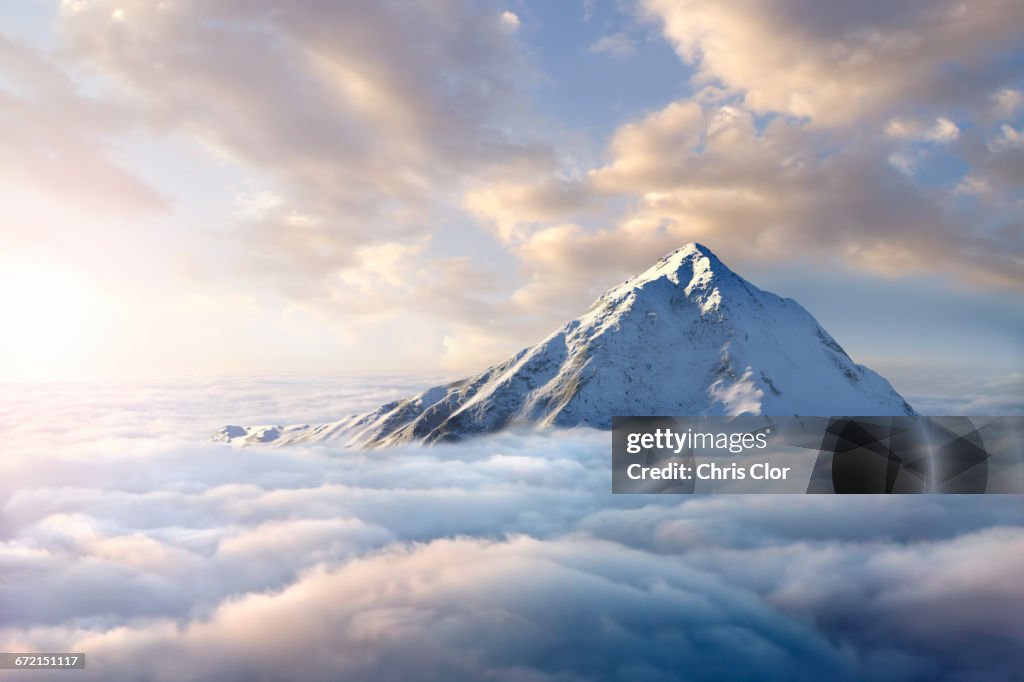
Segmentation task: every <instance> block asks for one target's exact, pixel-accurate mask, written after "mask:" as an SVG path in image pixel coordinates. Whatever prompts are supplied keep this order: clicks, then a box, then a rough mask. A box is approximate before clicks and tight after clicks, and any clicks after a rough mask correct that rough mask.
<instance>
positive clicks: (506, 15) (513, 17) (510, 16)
mask: <svg viewBox="0 0 1024 682" xmlns="http://www.w3.org/2000/svg"><path fill="white" fill-rule="evenodd" d="M500 20H501V23H502V24H504V25H505V26H507V27H508V28H509V29H511V30H513V31H515V30H518V28H519V15H517V14H516V13H515V12H509V11H508V10H505V11H504V12H502V13H501V17H500Z"/></svg>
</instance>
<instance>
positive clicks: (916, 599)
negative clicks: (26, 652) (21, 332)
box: [0, 380, 1024, 680]
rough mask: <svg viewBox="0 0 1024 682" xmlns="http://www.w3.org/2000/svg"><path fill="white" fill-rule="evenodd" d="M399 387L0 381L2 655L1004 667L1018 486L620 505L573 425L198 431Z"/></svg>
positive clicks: (1011, 656) (104, 666)
mask: <svg viewBox="0 0 1024 682" xmlns="http://www.w3.org/2000/svg"><path fill="white" fill-rule="evenodd" d="M409 383H415V382H414V381H412V380H410V381H399V382H396V383H393V384H392V385H390V386H389V385H382V384H381V383H380V382H378V381H374V382H365V383H364V382H348V383H337V384H336V383H331V382H326V381H316V382H302V381H298V380H289V381H283V382H282V381H270V380H261V381H256V380H252V381H248V382H236V383H206V384H198V383H187V382H185V383H178V384H174V385H171V384H167V385H161V386H152V385H150V386H134V387H127V386H124V385H110V386H108V387H106V388H102V387H96V386H90V387H87V388H85V387H82V386H78V387H75V386H63V387H57V386H52V387H49V388H48V389H47V390H40V389H34V388H25V387H22V388H21V389H18V388H12V390H11V391H9V392H7V391H5V402H4V403H3V408H2V413H0V418H2V420H3V422H4V424H5V426H6V425H11V426H15V425H16V428H14V429H11V430H10V431H8V430H7V429H6V428H5V434H8V435H6V437H5V442H4V455H3V457H2V458H0V474H2V475H0V481H2V484H0V506H2V509H3V514H2V515H0V519H2V521H0V568H2V571H0V573H2V575H4V577H5V578H4V580H3V581H0V613H2V617H0V643H2V645H3V647H2V648H4V649H5V650H20V649H32V648H35V649H40V650H45V649H52V650H80V651H85V652H87V655H88V662H89V664H88V668H87V669H86V670H85V671H83V672H81V673H79V674H78V675H79V676H80V677H82V678H83V679H90V680H92V679H96V680H100V679H102V680H122V679H123V680H134V679H140V678H142V679H153V680H185V679H226V680H234V679H238V680H242V679H253V678H254V677H255V678H263V679H283V678H288V679H303V680H328V679H330V680H339V679H342V680H344V679H352V680H356V679H367V678H371V677H372V678H377V679H393V678H397V677H403V678H409V679H439V678H444V679H454V680H460V679H465V680H470V679H485V678H494V679H502V680H577V679H622V678H628V679H648V680H668V679H677V677H678V674H679V670H682V669H685V670H688V671H690V673H692V674H693V675H695V676H699V677H700V678H701V679H722V680H725V679H779V680H783V679H785V680H792V679H806V680H814V679H823V678H828V679H840V680H841V679H850V680H853V679H886V680H916V679H922V678H926V679H950V680H952V679H986V678H998V677H1000V676H1002V675H1005V674H1008V671H1010V670H1015V669H1016V667H1017V666H1019V665H1020V663H1021V662H1022V661H1021V658H1020V650H1021V643H1022V642H1024V631H1022V630H1021V626H1020V622H1019V617H1018V614H1019V611H1020V608H1021V607H1022V606H1024V591H1022V589H1021V587H1020V583H1019V580H1018V579H1017V578H1018V576H1017V570H1016V563H1015V562H1014V561H1013V560H1012V558H1013V557H1016V556H1018V555H1019V554H1020V553H1021V552H1022V551H1024V529H1022V527H1021V524H1022V522H1024V510H1022V508H1021V506H1020V504H1019V502H1017V501H1016V500H1013V499H1009V498H1005V499H1001V498H998V497H984V498H971V497H964V498H958V497H949V498H939V497H930V498H910V497H904V498H893V499H887V500H883V501H880V500H875V499H868V498H849V499H839V498H817V497H798V496H793V497H769V496H763V497H742V496H735V497H732V496H718V497H698V498H693V499H682V498H675V497H663V498H661V497H659V498H655V497H641V496H617V497H613V496H611V495H610V493H609V480H610V479H609V476H610V474H609V471H608V452H607V446H608V443H607V434H604V433H599V432H592V431H572V432H562V433H557V434H552V435H547V436H545V435H536V434H532V435H531V434H516V433H505V434H500V435H497V436H495V437H491V438H486V439H480V440H477V441H474V442H472V443H467V444H465V445H459V446H441V447H435V448H430V449H423V448H407V449H400V450H390V451H386V452H373V453H359V452H337V451H333V450H331V449H330V448H326V447H317V448H309V449H302V448H298V449H289V450H260V449H246V450H232V449H230V448H228V447H225V446H220V445H218V444H213V443H208V442H203V441H201V440H200V439H201V438H202V437H203V435H205V434H206V433H208V432H209V431H210V430H212V426H211V424H212V423H213V421H214V420H215V417H214V416H213V415H218V410H219V411H220V412H223V410H224V405H232V406H233V407H232V410H233V411H234V414H236V416H239V417H243V418H253V417H260V416H263V417H268V416H271V415H274V414H277V415H283V416H288V417H289V418H296V419H299V420H310V421H312V420H314V419H319V418H321V417H322V416H323V415H324V414H325V413H327V412H333V413H334V414H339V413H344V412H348V411H350V410H356V409H362V408H363V407H365V406H366V405H367V404H368V403H372V402H375V401H377V400H379V399H381V398H383V397H389V396H391V395H397V394H400V393H404V392H405V391H408V389H409V386H408V384H409ZM8 398H9V400H8ZM303 406H308V407H305V409H304V408H303ZM229 416H230V415H224V417H225V418H227V417H229ZM216 419H220V421H224V419H223V418H220V417H219V415H218V416H217V417H216ZM38 676H40V677H41V678H42V679H46V675H38Z"/></svg>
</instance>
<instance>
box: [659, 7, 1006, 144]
mask: <svg viewBox="0 0 1024 682" xmlns="http://www.w3.org/2000/svg"><path fill="white" fill-rule="evenodd" d="M640 4H641V6H642V8H643V10H644V11H645V12H646V13H647V14H648V15H649V16H650V17H652V18H654V19H656V20H657V21H658V22H659V23H660V24H661V25H662V27H663V31H664V33H665V35H666V37H667V38H668V39H669V40H671V41H672V43H673V45H674V46H675V49H676V51H677V52H678V53H679V55H680V57H681V58H682V59H683V60H685V61H686V62H688V63H691V64H694V65H696V67H697V71H698V76H697V78H698V80H700V81H701V82H719V83H721V84H723V85H724V86H725V87H727V88H729V89H730V90H732V91H733V92H737V93H739V94H740V95H741V96H742V98H743V101H744V103H745V104H746V105H747V106H748V107H749V108H750V109H752V110H754V111H757V112H761V113H764V112H782V113H785V114H789V115H792V116H798V117H807V118H808V119H810V120H811V121H812V122H813V123H815V124H821V125H846V124H850V123H855V122H857V121H859V120H861V119H862V118H864V117H869V118H871V117H878V116H887V115H890V114H891V113H896V112H900V111H907V110H911V111H912V110H913V108H914V107H915V106H917V105H955V104H968V105H970V106H973V105H974V104H975V102H974V101H972V100H973V99H975V98H980V97H984V96H987V94H988V91H990V90H991V89H992V88H993V86H997V85H1001V84H1002V83H1001V80H1002V79H1004V78H1006V76H1004V75H1000V74H1001V69H1000V64H1001V62H1000V59H1001V56H1000V55H1001V54H1002V53H1005V52H1006V51H1007V50H1012V49H1013V48H1014V47H1015V43H1014V41H1015V40H1016V39H1017V38H1018V37H1019V31H1018V29H1017V27H1018V26H1019V25H1020V24H1021V23H1022V22H1024V10H1022V8H1021V7H1020V5H1018V4H1016V3H1012V2H1003V1H1002V0H984V1H982V2H972V3H970V4H964V3H961V2H957V1H955V0H943V1H942V2H932V1H930V0H923V1H920V2H902V3H898V4H895V3H855V4H852V5H851V4H850V3H844V2H838V1H837V2H812V1H810V0H791V1H788V2H783V3H777V2H767V1H761V0H757V1H755V2H747V1H743V0H737V1H735V2H734V1H731V0H729V1H726V2H718V1H712V0H708V1H706V2H705V1H703V0H684V1H683V2H677V1H675V0H642V2H641V3H640ZM949 64H958V65H959V66H960V68H958V69H949V68H947V65H949Z"/></svg>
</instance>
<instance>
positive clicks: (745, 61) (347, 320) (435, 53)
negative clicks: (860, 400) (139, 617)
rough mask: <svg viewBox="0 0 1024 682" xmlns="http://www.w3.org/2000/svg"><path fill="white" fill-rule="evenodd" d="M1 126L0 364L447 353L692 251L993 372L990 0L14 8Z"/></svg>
mask: <svg viewBox="0 0 1024 682" xmlns="http://www.w3.org/2000/svg"><path fill="white" fill-rule="evenodd" d="M0 140H2V144H0V204H2V205H3V207H4V219H3V220H2V221H0V307H2V309H3V310H4V324H3V334H2V335H0V379H13V380H22V379H29V380H31V379H52V378H92V377H103V378H118V377H145V376H177V375H221V374H324V375H328V374H340V373H349V374H352V373H368V372H373V373H382V372H383V373H389V372H427V373H432V374H445V375H457V374H463V373H469V372H473V371H476V370H480V369H482V368H483V367H485V366H486V365H487V364H489V363H491V362H494V361H497V360H500V359H502V358H503V357H504V356H505V355H507V354H508V353H510V352H513V351H515V350H517V349H519V348H521V347H523V346H525V345H528V344H531V343H534V342H536V341H537V340H539V339H541V338H543V337H544V336H545V335H547V334H548V333H549V332H550V331H552V330H553V329H555V328H556V327H557V326H558V325H559V324H561V323H562V322H563V321H565V320H566V319H569V318H571V317H574V316H575V315H577V314H579V313H580V312H582V311H583V310H585V309H586V307H587V306H588V305H589V303H590V301H591V300H593V299H594V298H595V297H596V296H597V295H599V294H600V293H601V292H602V291H603V290H605V289H606V288H608V287H610V286H612V285H614V284H616V283H618V282H620V281H621V280H622V279H624V278H625V277H626V276H629V275H631V274H635V273H636V272H639V271H642V270H644V269H646V268H647V267H648V266H650V265H651V264H653V262H654V261H655V260H657V258H658V257H660V256H661V255H663V254H664V253H666V252H668V251H671V250H673V249H675V248H677V247H678V246H681V245H682V244H685V243H687V242H691V241H698V242H701V243H703V244H705V245H706V246H708V247H709V248H711V249H712V250H713V251H715V253H717V254H718V255H719V256H720V257H721V258H722V260H723V261H725V262H726V264H728V265H729V266H730V267H732V268H733V269H734V270H736V271H737V272H739V273H740V274H741V275H743V276H745V277H747V278H748V279H750V280H751V281H753V282H754V283H755V284H757V285H759V286H761V287H762V288H765V289H768V290H771V291H774V292H776V293H778V294H780V295H783V296H790V297H793V298H795V299H796V300H798V301H799V302H800V303H802V304H803V305H804V306H805V307H806V308H807V309H808V310H809V311H810V312H811V313H812V314H814V315H815V316H816V317H817V318H818V320H819V321H820V322H821V323H822V325H823V326H824V327H825V328H826V329H828V330H829V331H830V333H831V334H832V335H833V336H835V337H836V338H837V340H839V342H840V343H841V344H843V345H844V347H845V348H846V349H847V351H848V352H849V353H850V354H851V356H852V357H853V358H854V359H855V360H857V361H858V362H862V363H865V364H868V365H869V366H871V367H873V368H875V369H877V370H879V371H881V372H882V373H883V374H885V375H887V376H889V377H890V378H893V380H894V383H895V384H896V386H897V388H901V385H904V384H901V382H906V383H905V385H910V386H913V387H918V388H920V387H921V384H922V382H924V383H927V382H928V381H929V380H935V381H939V380H943V381H946V380H948V378H949V377H948V375H950V374H952V373H957V374H958V376H959V375H963V374H967V375H970V374H972V373H975V374H979V375H980V374H986V375H987V376H999V375H1005V374H1011V375H1013V374H1015V373H1016V374H1017V375H1019V373H1020V372H1022V371H1024V350H1022V349H1024V303H1022V298H1021V295H1020V294H1021V291H1022V289H1024V267H1022V266H1024V222H1022V215H1024V189H1022V188H1024V182H1022V180H1024V5H1022V4H1021V3H1019V2H1012V1H1001V0H977V1H974V2H971V3H962V2H959V0H957V1H953V0H938V1H936V0H920V1H917V0H910V1H908V2H901V3H888V2H859V3H849V2H838V1H836V2H820V1H812V0H781V1H779V2H766V1H762V0H743V1H741V0H735V1H733V0H725V1H723V0H717V1H714V2H712V1H707V2H702V1H699V0H686V1H680V2H670V1H669V0H620V1H616V2H593V1H584V2H568V1H567V2H557V3H550V2H529V1H526V0H522V1H520V0H505V1H504V2H496V3H495V2H485V1H481V2H461V1H458V0H413V1H411V2H390V1H380V2H365V3H364V2H353V3H323V2H318V1H315V0H294V1H293V2H289V3H279V2H269V0H248V1H246V2H241V1H240V0H205V1H203V2H199V1H198V0H192V1H190V0H161V1H159V2H152V1H150V0H137V1H131V0H116V1H115V0H109V1H108V0H64V1H62V2H52V3H51V2H36V1H30V0H13V1H11V2H7V3H4V4H3V7H2V8H0ZM922 390H925V389H922Z"/></svg>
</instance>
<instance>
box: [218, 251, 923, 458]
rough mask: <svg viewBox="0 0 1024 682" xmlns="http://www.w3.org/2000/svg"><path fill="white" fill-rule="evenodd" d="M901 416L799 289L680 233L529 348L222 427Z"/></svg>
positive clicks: (381, 430)
mask: <svg viewBox="0 0 1024 682" xmlns="http://www.w3.org/2000/svg"><path fill="white" fill-rule="evenodd" d="M741 414H767V415H808V416H809V415H819V416H829V415H907V414H915V412H914V410H913V408H911V407H910V405H908V404H907V402H906V401H905V400H904V399H903V398H902V397H901V396H900V395H899V394H898V393H897V392H896V391H895V390H894V389H893V387H892V386H891V385H890V384H889V382H888V381H886V380H885V379H883V378H882V377H881V376H879V375H878V374H876V373H875V372H873V371H871V370H870V369H868V368H866V367H864V366H862V365H858V364H856V363H854V362H853V360H851V359H850V357H849V356H848V355H847V354H846V352H845V351H844V350H843V349H842V347H840V345H839V344H838V343H836V341H835V340H834V339H833V338H832V337H831V336H830V335H829V334H828V332H826V331H825V330H824V329H822V328H821V326H820V325H819V324H818V323H817V321H816V320H815V319H814V318H813V317H812V316H811V315H810V313H808V312H807V311H806V310H804V309H803V308H802V307H801V306H800V305H799V304H798V303H797V302H796V301H794V300H792V299H788V298H786V299H784V298H780V297H778V296H776V295H775V294H772V293H769V292H767V291H762V290H761V289H758V288H757V287H755V286H754V285H752V284H750V283H749V282H747V281H746V280H745V279H743V278H742V277H740V276H739V275H737V274H735V273H734V272H732V270H730V269H729V268H727V267H726V266H725V265H724V264H723V263H722V262H721V261H720V260H718V258H717V257H716V256H715V255H714V254H713V253H712V252H711V251H710V250H709V249H707V248H706V247H704V246H701V245H700V244H688V245H686V246H684V247H682V248H680V249H678V250H676V251H674V252H672V253H670V254H668V255H667V256H665V257H663V258H662V259H661V260H659V261H658V262H657V263H655V265H654V266H653V267H652V268H650V269H649V270H647V271H646V272H643V273H641V274H639V275H637V276H635V277H633V278H631V279H628V280H626V281H625V282H623V283H622V284H620V285H619V286H616V287H614V288H612V289H610V290H608V291H607V292H605V293H604V295H602V296H601V297H600V298H598V299H597V301H595V302H594V304H593V305H591V306H590V309H589V310H587V311H586V312H585V313H583V314H582V315H581V316H580V317H578V318H576V319H574V320H571V321H569V322H567V323H566V324H564V325H563V326H562V327H561V328H559V329H558V330H557V331H555V332H554V333H553V334H551V335H550V336H548V337H547V338H546V339H544V340H543V341H541V342H540V343H538V344H537V345H535V346H532V347H530V348H526V349H524V350H522V351H520V352H518V353H516V354H515V355H513V356H512V357H510V358H508V359H507V360H505V361H504V362H502V363H500V364H498V365H495V366H493V367H491V368H489V369H487V370H485V371H484V372H482V373H481V374H478V375H476V376H474V377H471V378H469V379H465V380H462V381H456V382H453V383H451V384H447V385H444V386H435V387H434V388H430V389H428V390H426V391H424V392H422V393H420V394H419V395H415V396H413V397H411V398H408V399H406V400H399V401H395V402H391V403H388V404H386V405H382V406H381V407H379V408H377V409H376V410H373V411H372V412H368V413H366V414H360V415H353V416H350V417H347V418H345V419H341V420H340V421H337V422H332V423H329V424H321V425H314V426H310V425H301V426H285V427H282V426H256V427H241V426H226V427H224V428H223V429H221V431H220V432H218V433H217V434H216V435H215V438H216V439H217V440H221V441H224V442H231V443H239V442H240V443H253V442H260V443H267V442H274V443H276V444H288V443H299V442H314V441H324V440H333V441H337V442H340V443H343V444H345V445H348V446H352V447H364V448H369V447H381V446H389V445H394V444H397V443H403V442H407V441H422V442H428V443H429V442H435V441H450V440H461V439H463V438H466V437H469V436H472V435H475V434H482V433H489V432H493V431H497V430H499V429H502V428H505V427H508V426H512V425H520V424H521V425H530V426H539V427H569V426H577V425H586V426H592V427H597V428H602V429H607V428H610V427H611V420H612V416H615V415H621V416H628V415H741Z"/></svg>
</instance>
